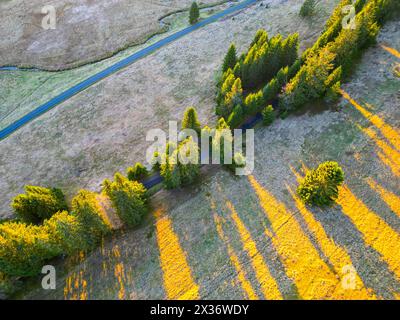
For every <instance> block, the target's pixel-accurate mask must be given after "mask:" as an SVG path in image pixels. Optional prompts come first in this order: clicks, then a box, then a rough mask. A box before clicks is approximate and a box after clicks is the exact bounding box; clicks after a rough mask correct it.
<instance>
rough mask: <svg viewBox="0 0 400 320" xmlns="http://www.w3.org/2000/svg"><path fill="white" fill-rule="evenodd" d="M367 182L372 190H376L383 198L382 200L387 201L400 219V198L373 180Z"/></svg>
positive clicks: (369, 179)
mask: <svg viewBox="0 0 400 320" xmlns="http://www.w3.org/2000/svg"><path fill="white" fill-rule="evenodd" d="M367 182H368V184H369V186H370V187H371V189H373V190H375V191H376V192H377V193H378V194H379V195H380V196H381V198H382V200H383V201H385V203H386V204H387V205H388V206H389V208H390V209H391V210H392V211H393V212H394V213H395V214H397V216H399V217H400V197H399V196H397V195H395V194H394V193H392V192H390V191H389V190H386V189H385V188H384V187H382V186H381V185H379V184H378V183H377V182H376V181H374V180H373V179H372V178H368V179H367Z"/></svg>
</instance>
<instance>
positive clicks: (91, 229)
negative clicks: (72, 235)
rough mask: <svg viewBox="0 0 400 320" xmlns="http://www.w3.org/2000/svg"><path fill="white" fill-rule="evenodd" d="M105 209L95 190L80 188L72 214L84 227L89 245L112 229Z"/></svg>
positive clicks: (73, 203) (73, 201) (73, 204)
mask: <svg viewBox="0 0 400 320" xmlns="http://www.w3.org/2000/svg"><path fill="white" fill-rule="evenodd" d="M103 210H104V209H103V208H102V207H101V206H100V204H99V203H98V201H97V199H96V194H95V193H93V192H90V191H87V190H80V191H79V192H78V194H77V195H76V196H75V197H74V198H73V199H72V212H71V215H73V216H75V217H76V218H77V219H78V221H79V223H80V224H81V225H82V227H83V228H84V233H85V238H86V242H87V243H88V245H89V247H91V246H93V245H95V244H96V243H97V242H98V241H99V240H100V239H101V238H102V237H103V236H104V235H106V234H108V233H110V231H111V225H110V223H109V222H108V220H107V217H106V216H105V213H104V211H103Z"/></svg>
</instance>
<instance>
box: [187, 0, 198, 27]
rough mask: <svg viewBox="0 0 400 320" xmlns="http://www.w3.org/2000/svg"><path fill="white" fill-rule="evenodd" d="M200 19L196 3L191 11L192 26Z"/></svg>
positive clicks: (190, 20)
mask: <svg viewBox="0 0 400 320" xmlns="http://www.w3.org/2000/svg"><path fill="white" fill-rule="evenodd" d="M199 17H200V11H199V6H198V5H197V3H196V2H193V3H192V5H191V7H190V11H189V22H190V24H195V23H196V22H197V21H198V20H199Z"/></svg>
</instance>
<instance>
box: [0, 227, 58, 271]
mask: <svg viewBox="0 0 400 320" xmlns="http://www.w3.org/2000/svg"><path fill="white" fill-rule="evenodd" d="M59 254H60V248H59V247H57V246H55V245H54V243H52V241H51V240H50V237H49V233H48V232H47V230H46V229H45V228H43V227H42V226H35V225H27V224H25V223H22V222H14V221H12V222H6V223H2V224H0V272H1V273H4V274H6V275H9V276H16V277H25V276H33V275H36V274H38V273H39V272H40V270H41V268H42V266H43V265H44V262H45V261H46V260H48V259H51V258H53V257H55V256H57V255H59Z"/></svg>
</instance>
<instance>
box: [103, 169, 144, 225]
mask: <svg viewBox="0 0 400 320" xmlns="http://www.w3.org/2000/svg"><path fill="white" fill-rule="evenodd" d="M103 192H104V193H105V194H106V195H108V196H109V197H110V199H111V202H112V204H113V207H114V208H115V209H116V211H117V214H118V216H119V217H120V218H121V220H122V221H123V222H125V223H126V224H127V225H128V226H136V225H138V224H139V222H140V221H141V220H142V218H143V216H144V215H145V213H146V212H147V206H146V199H145V193H146V188H145V187H144V186H143V184H141V183H139V182H137V181H129V180H128V178H125V177H124V176H123V175H122V174H120V173H116V174H115V176H114V181H112V182H111V181H109V180H107V179H106V180H104V182H103Z"/></svg>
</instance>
